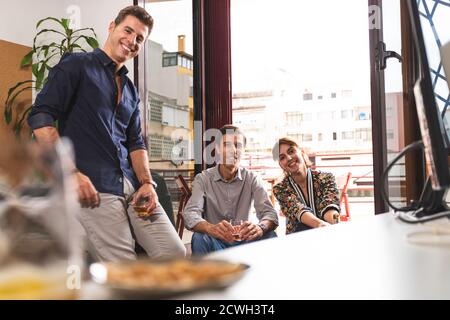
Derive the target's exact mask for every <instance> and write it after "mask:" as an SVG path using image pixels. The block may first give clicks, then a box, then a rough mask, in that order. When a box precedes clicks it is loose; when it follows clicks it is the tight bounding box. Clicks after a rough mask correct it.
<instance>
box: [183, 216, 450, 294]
mask: <svg viewBox="0 0 450 320" xmlns="http://www.w3.org/2000/svg"><path fill="white" fill-rule="evenodd" d="M435 223H436V222H435ZM442 223H443V224H445V225H446V226H447V227H448V228H450V223H449V221H448V220H444V221H443V222H442ZM421 229H424V227H423V226H418V225H407V224H404V223H402V222H400V221H398V220H396V219H395V218H394V216H393V215H392V214H384V215H379V216H375V217H373V218H369V219H367V220H364V221H357V222H348V223H341V224H339V225H335V226H332V227H327V228H321V229H315V230H311V231H305V232H301V233H296V234H292V235H289V236H286V237H280V238H278V239H273V240H266V241H260V242H259V243H254V244H249V245H246V246H241V247H236V248H233V249H229V250H224V251H221V252H217V253H215V254H213V255H211V258H221V259H227V260H230V261H236V262H243V263H247V264H249V265H250V266H251V268H250V270H249V272H248V274H247V275H246V276H245V277H244V278H242V280H240V281H239V282H238V283H236V284H235V285H233V286H232V287H230V288H228V289H226V290H224V291H219V292H213V291H212V292H203V293H201V294H196V295H189V296H184V297H181V298H182V299H255V300H259V299H275V300H276V299H450V243H447V244H446V245H441V246H438V245H417V244H412V243H410V242H408V241H407V239H406V237H407V234H410V233H411V232H414V231H418V230H421Z"/></svg>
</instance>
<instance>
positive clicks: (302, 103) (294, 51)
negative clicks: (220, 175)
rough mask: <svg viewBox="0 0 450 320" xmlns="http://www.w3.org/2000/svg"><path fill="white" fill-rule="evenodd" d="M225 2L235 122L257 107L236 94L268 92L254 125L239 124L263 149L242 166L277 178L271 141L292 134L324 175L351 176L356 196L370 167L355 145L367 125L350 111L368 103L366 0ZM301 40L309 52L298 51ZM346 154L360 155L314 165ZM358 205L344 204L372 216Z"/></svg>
mask: <svg viewBox="0 0 450 320" xmlns="http://www.w3.org/2000/svg"><path fill="white" fill-rule="evenodd" d="M230 2H231V3H230V7H231V50H232V52H231V54H232V59H231V61H232V66H231V67H232V72H231V76H232V90H233V92H232V96H233V101H232V103H233V121H238V120H239V119H240V118H241V116H238V114H239V113H240V112H241V110H242V108H244V107H245V106H246V105H247V106H251V105H255V104H254V103H253V104H252V103H250V102H247V103H246V102H243V99H242V98H239V97H238V95H242V94H246V95H251V94H256V93H257V92H264V91H269V92H272V94H271V96H267V97H266V101H265V103H264V105H265V106H267V107H266V108H265V110H264V111H262V112H263V113H264V117H261V118H260V117H258V118H257V117H253V119H254V120H255V121H256V123H254V124H247V123H243V122H241V123H239V125H240V127H241V128H242V129H243V131H244V132H248V131H249V130H252V131H253V132H254V133H255V134H254V135H253V137H254V138H255V144H256V143H257V142H259V143H260V146H264V147H265V148H264V149H266V150H258V151H257V150H256V149H252V150H247V152H246V156H247V158H246V159H243V161H242V165H243V166H244V167H246V166H247V167H250V168H251V170H254V171H258V173H260V174H261V175H263V176H265V177H273V178H277V177H278V174H279V173H280V171H277V170H281V169H280V168H279V166H278V165H277V164H276V163H274V162H273V160H271V156H270V150H271V147H272V146H273V144H274V141H275V140H276V138H279V137H281V136H290V137H292V138H294V139H295V140H297V141H298V142H299V143H301V144H302V147H305V149H306V151H307V153H308V154H309V155H310V156H311V158H314V157H315V161H314V163H315V166H316V167H317V168H318V169H319V170H324V171H330V172H332V173H333V174H335V176H336V177H338V178H339V177H341V176H342V177H345V176H346V174H347V173H348V172H349V171H351V172H352V180H351V182H350V184H351V188H353V189H356V194H358V193H359V191H361V190H360V189H361V188H362V187H361V186H356V185H354V184H353V181H354V180H356V179H358V178H357V177H362V176H364V175H366V174H367V172H369V171H370V170H371V169H372V167H373V166H372V159H373V156H372V144H371V143H370V142H371V141H368V142H367V143H366V142H361V141H360V142H358V143H356V138H355V136H356V131H355V129H354V128H357V127H358V128H362V127H364V129H365V128H366V127H367V129H369V130H371V122H370V121H367V122H364V123H362V122H359V123H357V116H356V115H358V114H359V113H357V111H356V110H357V109H356V108H358V107H368V108H369V109H370V106H371V95H370V91H369V88H370V54H369V53H370V52H369V41H368V31H367V10H368V4H367V1H361V0H348V1H333V0H318V1H292V0H245V1H242V0H230ZM255 8H257V9H258V14H257V15H255V14H254V12H255ZM323 8H327V10H323ZM336 12H339V15H336V14H335V13H336ZM267 21H271V23H270V24H268V23H267ZM254 30H258V32H257V33H255V31H254ZM298 30H303V31H302V41H298ZM343 34H345V35H346V36H345V37H342V35H343ZM304 43H308V45H309V46H311V47H313V48H314V50H304V48H302V45H303V44H304ZM331 49H333V52H334V53H333V54H332V55H330V53H329V52H330V50H331ZM349 50H350V51H351V52H358V55H357V57H355V56H349V55H348V54H347V53H348V52H349ZM293 61H294V62H295V63H293ZM262 66H263V67H262ZM324 70H326V72H323V71H324ZM355 79H357V81H355ZM344 110H347V111H346V112H344V119H342V114H341V112H342V111H344ZM358 111H359V110H358ZM361 111H362V110H361ZM357 125H358V126H357ZM347 131H348V133H347ZM343 132H346V133H343ZM352 134H353V140H352ZM317 141H320V143H315V142H317ZM354 141H355V143H353V142H354ZM341 142H342V143H341ZM262 149H263V148H262ZM350 153H357V154H363V155H361V156H357V157H353V156H352V157H351V160H348V162H347V163H345V165H342V164H341V163H340V162H338V161H328V162H327V163H323V162H322V161H321V160H320V159H321V158H322V155H330V154H332V155H335V156H336V158H339V157H341V156H346V155H348V154H350ZM250 158H251V161H250ZM250 163H251V166H250ZM366 177H367V178H366V180H365V182H366V183H368V184H370V183H371V182H372V180H373V177H372V176H371V175H366ZM371 179H372V180H371ZM364 188H365V189H367V188H370V187H367V185H366V186H364ZM269 192H270V191H269ZM359 200H360V199H352V198H351V197H350V207H351V208H353V207H354V208H355V209H351V214H354V216H358V215H360V212H364V213H367V214H371V213H373V212H374V208H373V202H371V199H364V204H362V203H361V201H359ZM367 200H369V201H367ZM356 208H357V209H356ZM361 208H363V209H361ZM344 210H345V209H344ZM352 218H353V217H352ZM280 225H283V222H282V221H280Z"/></svg>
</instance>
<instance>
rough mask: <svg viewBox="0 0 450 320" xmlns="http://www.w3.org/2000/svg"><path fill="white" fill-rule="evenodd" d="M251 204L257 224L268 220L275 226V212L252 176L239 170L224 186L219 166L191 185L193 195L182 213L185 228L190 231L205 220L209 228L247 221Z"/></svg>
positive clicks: (202, 175) (253, 174) (264, 191)
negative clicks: (225, 223) (222, 223)
mask: <svg viewBox="0 0 450 320" xmlns="http://www.w3.org/2000/svg"><path fill="white" fill-rule="evenodd" d="M252 200H253V201H254V206H255V210H256V216H257V217H258V219H259V221H261V220H270V221H273V222H274V223H275V225H278V216H277V212H276V211H275V209H274V208H273V206H272V203H271V202H270V200H269V197H268V195H267V192H266V190H265V189H264V185H263V182H262V180H261V178H260V177H258V176H257V175H256V174H255V173H253V172H251V171H248V170H247V169H245V168H239V170H238V172H237V174H236V176H235V177H234V178H233V179H232V180H231V181H230V182H226V181H225V180H224V179H223V178H222V176H221V174H220V172H219V166H218V165H217V166H215V167H213V168H210V169H208V170H205V171H203V172H202V173H199V174H198V175H197V176H196V177H195V179H194V182H193V183H192V195H191V197H190V199H189V201H188V203H187V204H186V207H185V208H184V211H183V218H184V222H185V225H186V228H187V229H188V230H192V229H193V228H194V227H195V226H196V225H197V224H198V223H199V222H202V221H205V220H206V221H208V222H209V223H212V224H217V223H219V222H221V221H222V220H227V221H228V220H230V219H231V218H237V219H242V220H248V218H249V214H250V209H251V204H252Z"/></svg>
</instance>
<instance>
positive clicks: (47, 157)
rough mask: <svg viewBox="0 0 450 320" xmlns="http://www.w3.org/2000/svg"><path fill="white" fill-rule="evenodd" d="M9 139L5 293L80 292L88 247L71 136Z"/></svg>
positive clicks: (2, 206)
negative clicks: (50, 142)
mask: <svg viewBox="0 0 450 320" xmlns="http://www.w3.org/2000/svg"><path fill="white" fill-rule="evenodd" d="M9 144H10V145H11V144H14V145H15V146H12V147H11V146H9V147H8V146H5V145H4V144H3V147H4V149H5V150H4V151H5V154H6V155H7V156H6V157H2V158H1V159H0V169H1V170H0V172H2V174H0V195H1V197H0V299H65V298H76V297H77V292H78V291H76V289H79V288H80V287H79V284H80V283H81V276H82V270H83V268H84V263H83V251H84V249H83V246H82V245H81V244H82V241H81V239H82V232H81V230H80V229H79V227H81V226H79V224H78V223H77V221H76V220H75V219H76V216H77V215H78V214H79V212H78V211H79V210H80V205H79V204H78V201H77V192H76V183H75V180H74V179H75V178H74V176H73V175H72V174H71V169H70V168H71V160H70V159H73V157H72V148H71V145H70V142H68V141H65V140H61V142H59V143H58V144H57V145H56V147H55V148H51V149H47V150H41V149H37V148H35V147H36V145H26V144H21V143H19V142H18V141H17V140H15V139H14V138H11V142H10V143H9ZM13 149H15V152H14V150H13ZM17 152H19V153H17ZM18 154H20V159H19V158H17V157H14V155H16V156H17V155H18ZM8 156H9V158H8ZM11 166H15V167H16V170H15V171H14V170H8V169H11V168H12V167H11ZM5 169H6V170H5ZM5 173H6V174H5Z"/></svg>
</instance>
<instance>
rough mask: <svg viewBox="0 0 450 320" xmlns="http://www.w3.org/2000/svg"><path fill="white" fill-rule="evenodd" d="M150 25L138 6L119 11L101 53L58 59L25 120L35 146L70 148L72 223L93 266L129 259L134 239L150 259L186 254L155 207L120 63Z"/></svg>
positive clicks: (132, 95) (135, 98)
mask: <svg viewBox="0 0 450 320" xmlns="http://www.w3.org/2000/svg"><path fill="white" fill-rule="evenodd" d="M152 27H153V19H152V17H151V16H150V15H149V14H148V13H147V12H146V11H145V10H144V9H143V8H141V7H139V6H130V7H126V8H124V9H122V10H121V11H120V12H119V14H118V16H117V17H116V19H115V20H114V21H113V22H111V24H110V26H109V35H108V39H107V40H106V43H105V44H104V46H103V48H102V49H95V50H94V51H93V52H91V53H73V54H68V55H65V56H64V57H62V59H61V61H60V62H59V63H58V64H57V65H56V66H55V67H53V68H52V70H51V71H50V73H49V77H48V82H47V84H46V85H45V86H44V88H43V89H42V91H41V92H40V93H39V94H38V96H37V97H36V101H35V104H34V106H33V108H32V110H31V112H30V115H29V117H28V123H29V125H30V127H31V128H32V129H33V132H34V135H35V137H36V139H37V141H38V142H39V143H40V144H42V145H48V144H53V143H54V142H55V141H57V139H59V137H60V136H64V137H68V138H70V140H71V141H72V143H73V146H74V150H75V164H74V174H75V175H76V180H77V182H78V198H79V201H80V204H81V206H82V209H81V211H80V215H79V217H78V218H79V221H80V222H81V224H82V226H83V227H84V230H85V231H86V235H87V239H88V248H89V251H90V253H91V255H92V256H93V257H94V258H95V259H97V260H103V261H118V260H124V259H135V258H136V253H135V250H134V247H135V243H134V238H136V240H137V241H138V242H139V244H140V245H141V246H142V247H143V248H144V249H145V250H146V252H147V254H148V255H149V256H151V257H153V258H162V257H172V256H184V255H185V253H186V251H185V248H184V246H183V244H182V242H181V240H180V239H179V238H178V236H177V234H176V232H175V229H174V228H173V227H172V225H171V223H170V221H169V219H168V218H167V216H166V214H165V213H164V210H163V209H162V207H161V205H160V204H159V202H158V197H157V195H156V191H155V183H154V182H153V180H152V177H151V174H150V168H149V161H148V155H147V150H146V146H145V144H144V140H143V137H142V133H141V121H140V112H139V94H138V92H137V90H136V88H135V86H134V85H133V83H132V82H131V80H130V79H129V78H128V77H127V75H126V74H127V72H128V70H127V68H126V67H125V65H124V64H125V62H126V61H128V60H130V59H132V58H134V57H135V56H137V55H138V53H139V51H140V49H141V47H142V46H143V45H144V43H145V41H146V39H147V37H148V35H149V33H150V31H151V29H152ZM56 120H57V121H58V129H56V127H55V121H56ZM141 199H145V200H147V201H146V202H144V204H143V205H141V207H143V208H140V209H139V211H140V212H139V214H138V213H137V212H136V211H135V210H134V207H135V205H136V202H137V201H139V200H141ZM133 235H134V236H133Z"/></svg>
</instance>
